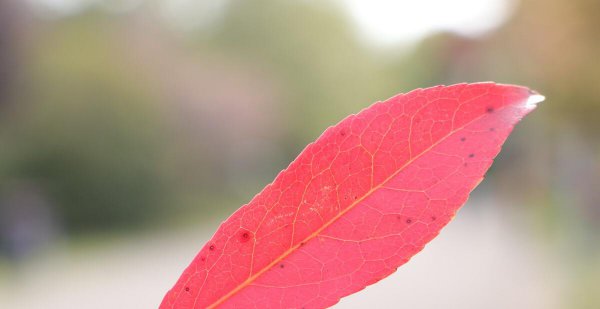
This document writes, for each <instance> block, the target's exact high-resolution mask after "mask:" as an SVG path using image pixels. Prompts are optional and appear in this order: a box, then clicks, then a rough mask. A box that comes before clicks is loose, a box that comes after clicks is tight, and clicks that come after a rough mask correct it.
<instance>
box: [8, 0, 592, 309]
mask: <svg viewBox="0 0 600 309" xmlns="http://www.w3.org/2000/svg"><path fill="white" fill-rule="evenodd" d="M599 29H600V2H599V1H596V0H523V1H518V0H490V1H480V0H456V1H445V0H439V1H435V0H426V1H359V0H329V1H316V0H312V1H311V0H303V1H275V0H259V1H242V0H218V1H209V0H197V1H194V0H145V1H144V0H122V1H119V0H27V1H25V0H2V1H0V307H1V308H153V307H157V306H158V304H159V302H160V300H161V299H162V296H163V295H164V293H165V292H166V291H167V289H168V288H170V287H171V285H172V284H173V283H174V282H175V280H176V278H177V277H178V276H179V274H180V272H181V271H182V270H183V268H184V267H185V266H187V264H188V262H189V261H191V259H192V257H193V256H194V255H195V253H196V252H197V251H198V250H199V249H200V248H201V246H202V245H203V243H204V241H205V240H207V239H208V238H209V237H210V236H211V234H212V232H213V231H214V230H215V228H216V227H217V226H218V224H219V222H221V221H222V220H224V219H225V218H226V217H227V216H228V215H229V214H230V213H231V212H232V211H233V210H235V209H236V208H237V207H239V205H241V204H243V203H245V202H247V201H248V200H249V199H250V198H251V197H252V196H254V194H255V193H256V192H258V191H259V190H260V189H261V188H262V187H263V186H264V185H265V184H266V183H268V182H270V181H271V180H272V179H273V178H274V176H275V175H276V174H277V172H278V171H280V170H281V169H282V168H284V167H285V166H286V165H287V164H288V163H289V162H290V161H291V160H293V158H294V157H295V156H296V155H297V154H298V153H299V152H300V151H301V150H302V148H303V147H304V146H305V145H306V144H307V143H309V142H310V141H312V140H314V139H315V138H316V137H317V136H318V135H319V134H320V132H322V131H323V130H324V129H325V128H326V127H327V126H329V125H331V124H334V123H336V122H337V121H339V120H341V119H342V118H343V117H345V116H346V115H348V114H350V113H353V112H357V111H359V110H360V109H362V108H364V107H366V106H367V105H369V104H370V103H372V102H375V101H377V100H382V99H385V98H388V97H390V96H392V95H394V94H396V93H398V92H406V91H409V90H411V89H413V88H418V87H427V86H433V85H436V84H453V83H457V82H463V81H469V82H473V81H487V80H493V81H497V82H503V83H515V84H523V85H527V86H530V87H531V88H533V89H536V90H538V91H539V92H541V93H542V94H544V95H545V96H546V98H547V99H546V102H544V103H542V104H541V105H540V106H539V108H538V109H537V110H536V111H535V112H534V113H532V114H531V115H530V116H528V117H527V119H526V121H524V122H523V123H522V124H519V125H518V126H517V128H516V130H515V131H514V133H513V135H512V136H511V137H510V138H509V140H508V142H507V144H506V145H505V147H504V149H503V152H502V153H501V154H500V156H499V158H498V159H497V161H496V163H495V164H494V166H493V167H492V169H491V170H490V172H489V174H488V178H487V179H486V181H484V183H483V184H482V185H481V186H480V187H478V188H477V190H476V191H475V192H474V193H473V195H472V198H471V199H470V201H469V203H468V204H467V205H466V206H465V207H464V208H463V209H462V210H461V211H460V213H459V215H458V216H457V218H456V220H455V221H453V222H452V223H450V225H449V226H448V227H447V228H446V229H445V230H443V232H442V233H441V235H440V236H439V237H438V238H437V239H436V240H434V241H433V242H432V243H431V244H430V245H428V246H427V247H426V249H425V250H424V251H423V252H422V253H420V254H419V255H417V256H416V257H415V258H414V259H413V260H412V261H411V262H410V263H409V264H407V265H405V266H404V267H402V268H400V270H399V271H398V272H397V273H396V274H394V275H393V276H391V277H390V278H388V279H386V280H384V281H382V282H380V283H378V284H376V285H374V286H372V287H369V288H367V289H366V290H364V291H362V292H361V293H358V294H356V295H354V296H351V297H349V298H346V299H344V300H342V302H341V303H340V304H338V305H337V307H338V308H367V307H371V308H399V307H404V308H441V307H444V308H600V293H598V292H599V290H598V287H599V286H600V234H599V233H600V205H599V204H600V56H599V55H600V31H599Z"/></svg>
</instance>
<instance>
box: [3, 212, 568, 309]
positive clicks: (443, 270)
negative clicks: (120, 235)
mask: <svg viewBox="0 0 600 309" xmlns="http://www.w3.org/2000/svg"><path fill="white" fill-rule="evenodd" d="M478 206H479V208H477V207H478ZM482 206H486V205H483V204H482V203H469V205H467V206H465V207H466V208H467V209H463V211H461V212H460V213H459V214H458V216H457V217H456V219H455V220H454V221H453V222H451V223H450V224H449V225H448V226H447V227H446V228H445V229H444V230H442V233H441V235H440V236H439V237H438V238H436V239H435V240H434V241H432V242H431V243H430V244H429V245H428V246H427V247H426V248H425V250H424V251H423V252H421V253H419V254H418V255H417V256H415V257H414V258H413V259H412V260H411V261H410V262H409V263H408V264H406V265H405V266H404V267H401V268H399V270H398V271H397V272H396V273H395V274H394V275H392V276H391V277H389V278H387V279H384V280H383V281H381V282H379V283H377V284H375V285H374V286H371V287H368V288H367V289H366V290H364V291H362V292H360V293H358V294H355V295H353V296H350V297H347V298H344V299H343V300H342V301H341V302H340V303H339V304H338V305H337V306H336V308H411V309H419V308H446V309H452V308H466V309H469V308H488V309H493V308H499V309H500V308H503V309H504V308H527V309H535V308H544V309H552V308H558V307H559V306H558V304H560V303H561V302H560V301H561V299H560V298H559V297H560V291H561V286H560V282H561V281H562V280H561V278H560V274H559V273H558V271H557V268H556V265H555V263H553V261H551V259H550V257H549V256H548V255H545V254H544V250H543V247H542V246H541V245H540V244H539V243H537V242H535V241H534V240H533V239H532V237H531V235H530V231H529V230H528V229H526V228H524V226H523V224H521V223H522V222H519V220H515V218H516V216H515V215H514V214H512V215H511V214H510V213H509V212H507V211H503V212H500V210H499V209H497V208H494V207H482ZM215 228H216V223H212V224H211V225H210V226H204V228H202V229H190V230H179V231H175V232H173V233H172V234H161V235H158V236H157V235H154V236H146V237H135V238H127V239H124V240H121V241H119V242H115V243H109V244H107V245H105V244H102V245H99V246H97V247H93V246H90V248H88V249H85V248H80V249H75V250H72V251H70V252H69V251H67V252H65V251H64V250H62V251H61V250H57V251H58V252H59V253H52V254H48V255H47V256H45V257H43V258H40V259H39V260H34V261H30V262H27V263H26V265H23V266H22V267H21V269H19V270H16V271H13V272H10V273H8V274H5V273H3V274H2V277H1V278H0V308H21V309H29V308H32V309H33V308H36V309H37V308H48V309H53V308H61V309H63V308H90V309H94V308H98V309H100V308H102V309H104V308H156V307H158V304H159V303H160V301H161V298H162V296H163V295H164V293H165V292H166V291H167V289H168V288H170V286H171V285H172V284H173V283H174V282H175V280H176V279H177V277H178V275H179V274H180V273H181V271H182V270H183V268H184V267H185V266H186V265H187V263H188V262H189V261H191V259H192V257H193V256H194V255H195V253H196V251H197V250H198V249H199V248H200V246H201V245H202V244H203V243H204V241H205V240H206V239H208V237H210V235H211V233H212V232H213V230H214V229H215ZM193 243H196V244H197V245H196V246H195V247H189V246H188V245H189V244H193Z"/></svg>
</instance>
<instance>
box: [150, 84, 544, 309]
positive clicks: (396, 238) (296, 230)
mask: <svg viewBox="0 0 600 309" xmlns="http://www.w3.org/2000/svg"><path fill="white" fill-rule="evenodd" d="M538 98H540V96H539V95H537V94H535V93H533V92H531V91H530V90H529V89H527V88H524V87H520V86H512V85H500V84H494V83H476V84H457V85H452V86H437V87H432V88H427V89H417V90H414V91H411V92H409V93H407V94H400V95H397V96H395V97H392V98H390V99H388V100H386V101H384V102H378V103H375V104H374V105H372V106H370V107H368V108H366V109H364V110H363V111H361V112H360V113H358V114H356V115H351V116H349V117H347V118H346V119H344V120H342V121H341V122H340V123H338V124H337V125H335V126H333V127H330V128H328V129H327V130H326V131H325V132H324V133H323V134H322V135H321V136H320V137H319V138H318V139H317V140H316V141H315V142H314V143H312V144H310V145H308V146H307V147H306V148H305V149H304V150H303V151H302V153H301V154H300V155H299V156H298V157H297V158H296V160H294V161H293V162H292V163H291V164H290V166H288V168H287V169H285V170H284V171H282V172H281V173H280V174H279V175H278V176H277V177H276V179H275V180H274V181H273V183H271V184H269V185H267V187H265V189H263V191H261V192H260V193H259V194H257V195H256V196H255V197H254V198H253V199H252V201H250V202H249V203H248V204H246V205H244V206H242V207H241V208H240V209H239V210H237V211H236V212H235V213H234V214H233V215H232V216H231V217H230V218H229V219H227V220H226V221H225V222H223V223H222V225H221V226H220V227H219V229H218V230H217V232H216V233H215V235H214V236H213V237H212V239H211V240H210V241H209V242H208V243H207V244H206V245H205V246H204V248H203V249H202V250H201V251H200V252H199V253H198V255H197V256H196V258H195V259H194V260H193V262H192V263H191V264H190V266H188V268H187V269H186V270H185V271H184V273H183V274H182V276H181V277H180V279H179V280H178V282H177V283H176V285H175V286H174V287H173V288H172V289H171V290H170V291H169V292H168V293H167V295H166V296H165V298H164V300H163V303H162V304H161V308H215V307H222V308H280V307H285V308H322V307H327V306H331V305H333V304H335V303H337V302H338V301H339V299H340V298H341V297H343V296H346V295H349V294H352V293H354V292H357V291H359V290H361V289H363V288H364V287H366V286H368V285H370V284H373V283H374V282H377V281H378V280H380V279H382V278H385V277H386V276H388V275H389V274H391V273H393V272H394V271H395V270H396V268H397V267H398V266H400V265H402V264H404V263H405V262H406V261H408V260H409V259H410V257H412V256H413V255H414V254H416V253H417V252H419V251H420V250H421V249H422V248H423V247H424V245H425V244H426V243H427V242H428V241H430V240H431V239H433V238H434V237H435V236H436V235H437V234H438V233H439V231H440V230H441V228H442V227H443V226H445V225H446V224H447V223H448V222H449V221H450V220H451V219H452V217H453V216H454V214H455V213H456V211H457V210H458V209H459V208H460V206H462V205H463V204H464V203H465V202H466V200H467V198H468V195H469V193H470V192H471V190H472V189H473V188H474V187H475V186H476V185H477V184H478V183H479V182H480V181H481V180H482V179H483V175H484V174H485V172H486V171H487V169H488V168H489V166H490V165H491V163H492V160H493V158H494V157H495V156H496V155H497V154H498V152H499V151H500V147H501V145H502V144H503V142H504V141H505V139H506V138H507V137H508V135H509V134H510V132H511V131H512V129H513V127H514V125H515V124H516V123H517V122H518V121H519V120H520V119H521V118H522V117H524V116H525V115H526V114H527V113H529V112H530V111H531V110H532V109H533V108H534V107H535V104H532V102H534V100H536V99H538Z"/></svg>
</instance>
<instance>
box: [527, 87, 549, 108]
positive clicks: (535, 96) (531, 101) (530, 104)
mask: <svg viewBox="0 0 600 309" xmlns="http://www.w3.org/2000/svg"><path fill="white" fill-rule="evenodd" d="M545 99H546V97H545V96H543V95H541V94H539V93H537V92H535V91H531V95H530V96H529V97H528V98H527V102H525V107H526V108H531V109H533V108H535V107H536V106H537V105H538V103H540V102H542V101H544V100H545Z"/></svg>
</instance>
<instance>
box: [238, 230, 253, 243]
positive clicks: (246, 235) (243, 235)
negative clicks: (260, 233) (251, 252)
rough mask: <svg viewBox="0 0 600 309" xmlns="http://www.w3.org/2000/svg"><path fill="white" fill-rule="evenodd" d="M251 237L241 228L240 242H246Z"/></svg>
mask: <svg viewBox="0 0 600 309" xmlns="http://www.w3.org/2000/svg"><path fill="white" fill-rule="evenodd" d="M251 238H252V234H251V233H250V232H248V231H246V230H242V233H241V234H240V242H247V241H249V240H250V239H251Z"/></svg>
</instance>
